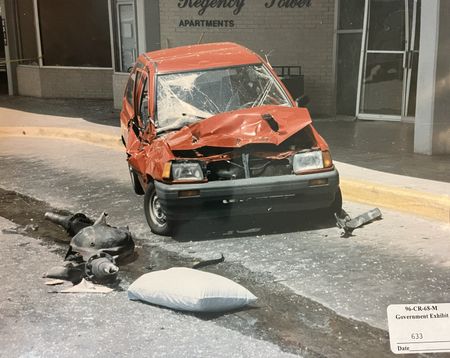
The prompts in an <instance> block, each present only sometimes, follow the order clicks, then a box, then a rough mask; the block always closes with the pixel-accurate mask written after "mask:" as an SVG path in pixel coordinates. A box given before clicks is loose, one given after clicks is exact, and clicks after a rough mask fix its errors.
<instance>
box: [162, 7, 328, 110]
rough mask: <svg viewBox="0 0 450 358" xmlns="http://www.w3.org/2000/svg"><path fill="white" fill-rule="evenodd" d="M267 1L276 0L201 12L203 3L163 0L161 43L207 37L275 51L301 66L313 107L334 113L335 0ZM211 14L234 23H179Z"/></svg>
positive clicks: (283, 61)
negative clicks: (292, 3) (289, 4)
mask: <svg viewBox="0 0 450 358" xmlns="http://www.w3.org/2000/svg"><path fill="white" fill-rule="evenodd" d="M281 1H282V2H285V1H289V0H281ZM266 2H268V3H270V2H271V1H270V0H245V5H244V6H243V7H242V9H241V11H240V12H239V13H238V14H237V15H234V14H233V9H229V8H220V9H217V8H212V9H211V8H208V9H206V11H205V13H204V14H203V15H199V14H198V11H199V10H200V9H199V8H189V7H185V8H179V7H178V3H179V0H164V1H160V22H161V47H162V48H165V47H175V46H180V45H187V44H192V43H197V42H198V41H199V39H200V38H202V42H203V43H206V42H216V41H233V42H237V43H240V44H242V45H244V46H247V47H249V48H250V49H252V50H253V51H255V52H256V53H258V54H261V55H264V54H267V53H269V52H270V53H271V54H270V56H269V61H270V63H271V64H272V65H300V66H302V72H303V74H304V75H305V92H306V93H307V94H308V95H309V96H310V98H311V103H310V109H311V111H312V112H313V113H315V114H322V115H333V114H334V112H335V99H334V81H335V80H334V67H333V66H334V65H333V58H334V50H333V42H334V16H335V15H334V11H335V5H334V3H335V1H334V0H311V6H310V7H303V8H278V6H277V4H278V2H279V0H276V1H275V4H274V6H273V7H272V8H266V7H265V6H264V4H265V3H266ZM297 2H299V3H301V2H302V0H297ZM303 2H305V1H303ZM180 3H182V2H180ZM212 19H221V20H233V22H234V27H220V28H218V27H190V26H186V27H183V26H179V24H180V20H212Z"/></svg>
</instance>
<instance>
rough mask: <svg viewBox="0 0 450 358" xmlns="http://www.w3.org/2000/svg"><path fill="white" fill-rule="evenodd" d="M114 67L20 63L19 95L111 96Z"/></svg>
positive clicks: (52, 96) (56, 96)
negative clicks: (41, 65) (45, 65)
mask: <svg viewBox="0 0 450 358" xmlns="http://www.w3.org/2000/svg"><path fill="white" fill-rule="evenodd" d="M112 73H113V72H112V69H108V68H105V69H104V68H77V67H37V66H25V65H20V66H17V77H18V81H17V82H18V91H19V95H23V96H34V97H45V98H112V96H113V88H112V87H113V86H112Z"/></svg>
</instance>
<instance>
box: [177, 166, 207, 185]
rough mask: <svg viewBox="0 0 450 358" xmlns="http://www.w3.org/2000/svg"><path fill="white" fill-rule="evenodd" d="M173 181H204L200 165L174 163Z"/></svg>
mask: <svg viewBox="0 0 450 358" xmlns="http://www.w3.org/2000/svg"><path fill="white" fill-rule="evenodd" d="M172 179H173V180H178V181H201V180H203V179H204V177H203V171H202V168H201V166H200V163H196V162H180V163H177V162H172Z"/></svg>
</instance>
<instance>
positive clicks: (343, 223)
mask: <svg viewBox="0 0 450 358" xmlns="http://www.w3.org/2000/svg"><path fill="white" fill-rule="evenodd" d="M334 216H335V218H336V225H337V227H339V228H341V229H343V230H344V233H343V236H344V237H348V236H351V235H352V233H353V230H355V229H357V228H359V227H361V226H363V225H366V224H369V223H371V222H373V221H375V220H380V219H381V218H382V214H381V211H380V209H378V208H375V209H372V210H369V211H367V212H365V213H364V214H361V215H358V216H357V217H355V218H353V219H352V218H351V217H350V215H348V214H347V212H346V211H345V210H344V209H342V210H341V213H340V214H339V215H338V214H337V213H335V214H334Z"/></svg>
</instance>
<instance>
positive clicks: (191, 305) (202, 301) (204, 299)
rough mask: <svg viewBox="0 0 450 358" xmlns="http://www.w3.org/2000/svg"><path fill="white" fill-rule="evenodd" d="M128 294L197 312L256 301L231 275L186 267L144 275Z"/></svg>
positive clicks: (224, 308)
mask: <svg viewBox="0 0 450 358" xmlns="http://www.w3.org/2000/svg"><path fill="white" fill-rule="evenodd" d="M128 298H129V299H130V300H141V301H144V302H148V303H152V304H156V305H160V306H165V307H169V308H173V309H176V310H181V311H193V312H218V311H228V310H233V309H237V308H241V307H243V306H245V305H247V304H249V303H252V302H255V301H256V297H255V296H254V295H253V294H252V293H251V292H250V291H249V290H247V289H246V288H244V287H242V286H241V285H239V284H237V283H236V282H233V281H231V280H229V279H228V278H225V277H222V276H219V275H215V274H213V273H209V272H203V271H198V270H194V269H190V268H185V267H173V268H171V269H168V270H163V271H155V272H150V273H147V274H145V275H142V276H141V277H139V278H138V279H137V280H136V281H134V282H133V283H132V284H131V285H130V287H129V288H128Z"/></svg>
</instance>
